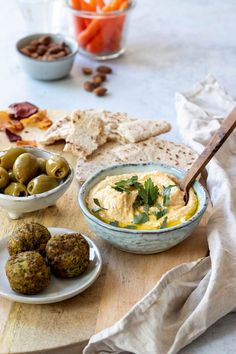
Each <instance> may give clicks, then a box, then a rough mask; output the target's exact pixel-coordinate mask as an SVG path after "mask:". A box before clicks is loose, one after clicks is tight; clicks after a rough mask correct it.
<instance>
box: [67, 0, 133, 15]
mask: <svg viewBox="0 0 236 354" xmlns="http://www.w3.org/2000/svg"><path fill="white" fill-rule="evenodd" d="M65 5H66V7H67V9H68V10H69V11H70V12H71V13H73V14H74V15H77V16H81V17H86V18H96V17H97V18H102V17H113V16H119V15H122V14H123V13H127V12H129V11H130V10H132V9H133V8H134V7H135V5H136V0H129V7H128V8H127V9H123V10H116V11H110V12H94V11H84V10H77V9H74V8H73V7H72V5H71V4H70V0H65Z"/></svg>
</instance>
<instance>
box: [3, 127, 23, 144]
mask: <svg viewBox="0 0 236 354" xmlns="http://www.w3.org/2000/svg"><path fill="white" fill-rule="evenodd" d="M5 132H6V135H7V137H8V139H9V141H10V142H11V143H14V142H16V141H19V140H22V137H21V136H20V135H17V134H15V133H12V132H11V131H10V130H9V129H6V130H5Z"/></svg>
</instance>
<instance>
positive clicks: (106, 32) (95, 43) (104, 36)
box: [86, 18, 117, 54]
mask: <svg viewBox="0 0 236 354" xmlns="http://www.w3.org/2000/svg"><path fill="white" fill-rule="evenodd" d="M114 20H116V19H114V18H111V19H107V20H106V22H105V23H104V24H103V26H102V27H101V29H100V31H99V32H98V33H97V35H96V36H95V37H94V38H93V39H92V40H91V41H90V42H89V43H88V44H87V46H86V49H87V50H88V51H89V52H90V53H94V54H97V53H101V52H106V51H107V49H108V46H109V44H110V42H111V41H112V39H113V35H114V33H115V31H116V29H117V28H116V26H114Z"/></svg>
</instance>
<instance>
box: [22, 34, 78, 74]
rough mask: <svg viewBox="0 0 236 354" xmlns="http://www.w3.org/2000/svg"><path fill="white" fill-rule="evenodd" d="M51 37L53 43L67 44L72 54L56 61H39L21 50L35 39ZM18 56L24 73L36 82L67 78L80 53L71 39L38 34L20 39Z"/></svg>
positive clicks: (56, 35)
mask: <svg viewBox="0 0 236 354" xmlns="http://www.w3.org/2000/svg"><path fill="white" fill-rule="evenodd" d="M45 35H47V36H50V37H51V38H52V40H53V42H56V43H61V42H65V43H66V44H67V45H68V46H69V47H70V49H71V54H69V55H67V56H65V57H63V58H60V59H56V60H52V61H49V60H38V59H33V58H31V57H29V56H27V55H25V54H23V53H22V52H21V51H20V49H21V48H23V47H24V46H25V45H27V44H29V42H31V41H32V40H33V39H37V38H39V37H41V36H45ZM16 49H17V52H18V56H19V59H20V62H21V65H22V68H23V69H24V71H25V72H26V73H27V74H28V75H30V76H31V77H32V78H34V79H36V80H45V81H46V80H48V81H49V80H58V79H62V78H63V77H65V76H67V75H68V74H69V73H70V71H71V68H72V66H73V63H74V59H75V56H76V54H77V51H78V45H77V43H76V42H75V41H74V40H73V39H72V38H70V37H67V36H63V35H61V34H51V33H37V34H32V35H30V36H27V37H24V38H22V39H20V40H19V41H18V42H17V43H16Z"/></svg>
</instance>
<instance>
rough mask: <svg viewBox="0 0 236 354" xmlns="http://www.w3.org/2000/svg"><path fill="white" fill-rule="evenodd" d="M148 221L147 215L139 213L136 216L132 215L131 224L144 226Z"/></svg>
mask: <svg viewBox="0 0 236 354" xmlns="http://www.w3.org/2000/svg"><path fill="white" fill-rule="evenodd" d="M148 219H149V217H148V214H146V213H140V214H138V215H134V220H133V223H134V224H144V223H145V222H147V221H148Z"/></svg>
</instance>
